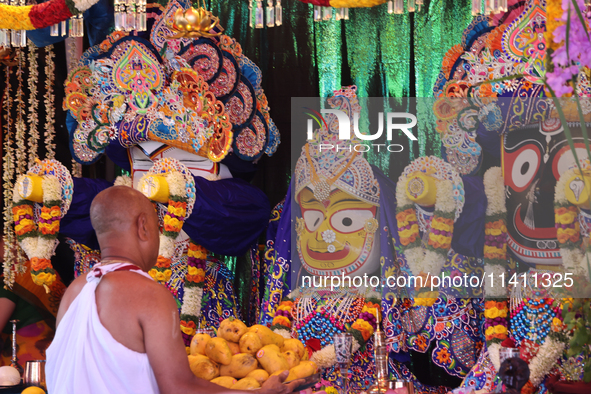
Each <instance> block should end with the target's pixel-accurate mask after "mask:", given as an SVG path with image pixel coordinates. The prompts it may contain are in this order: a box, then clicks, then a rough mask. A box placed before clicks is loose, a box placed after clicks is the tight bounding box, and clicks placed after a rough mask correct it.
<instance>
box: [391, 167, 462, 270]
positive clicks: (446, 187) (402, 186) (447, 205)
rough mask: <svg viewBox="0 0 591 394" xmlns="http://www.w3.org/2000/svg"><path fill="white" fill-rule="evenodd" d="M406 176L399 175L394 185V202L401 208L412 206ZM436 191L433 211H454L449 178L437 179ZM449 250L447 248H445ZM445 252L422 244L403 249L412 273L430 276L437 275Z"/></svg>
mask: <svg viewBox="0 0 591 394" xmlns="http://www.w3.org/2000/svg"><path fill="white" fill-rule="evenodd" d="M407 184H408V177H406V176H404V175H401V176H400V178H399V180H398V184H397V185H396V202H397V204H398V206H400V207H401V209H407V208H409V207H414V204H413V202H412V201H411V200H410V199H409V198H408V196H407V195H406V188H407ZM436 185H437V193H436V199H435V211H441V212H444V213H454V212H455V210H456V204H455V201H454V198H453V183H452V182H451V181H450V180H447V179H445V180H437V183H436ZM447 252H449V249H448V250H447ZM447 252H446V253H445V254H443V253H437V252H435V251H432V250H424V249H423V247H422V246H418V247H414V248H408V249H406V250H405V251H404V256H405V258H406V262H407V264H408V266H409V268H410V269H411V271H412V273H413V274H414V275H420V274H421V273H429V274H431V276H436V275H439V273H440V272H441V268H442V267H443V265H444V264H445V260H446V258H447Z"/></svg>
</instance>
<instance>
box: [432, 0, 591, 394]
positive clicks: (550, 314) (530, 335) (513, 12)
mask: <svg viewBox="0 0 591 394" xmlns="http://www.w3.org/2000/svg"><path fill="white" fill-rule="evenodd" d="M552 7H554V9H553V11H552ZM556 7H558V9H556ZM547 12H554V14H555V15H554V17H549V18H548V20H550V19H551V20H555V19H557V18H559V17H561V18H562V19H563V20H565V15H566V13H567V11H566V10H562V9H561V7H560V5H559V4H554V5H551V4H548V5H547V4H546V2H542V1H538V0H530V1H527V2H525V4H523V2H510V12H508V13H506V14H503V15H502V16H501V18H488V17H486V16H478V17H476V18H475V19H474V20H473V22H472V23H471V24H470V26H469V28H468V29H467V30H466V33H465V34H464V38H463V40H462V44H461V45H457V46H455V47H453V48H452V49H450V51H449V52H448V54H447V55H446V56H445V59H444V62H443V67H442V72H441V74H440V78H439V80H438V82H437V84H436V86H435V88H434V93H435V96H436V97H440V98H439V99H438V100H437V101H436V102H435V105H434V112H435V115H436V116H437V118H438V125H437V130H438V131H439V132H440V133H441V139H442V143H443V144H442V145H443V146H442V151H443V152H444V155H445V157H446V158H447V159H448V160H449V162H450V163H451V164H452V165H454V167H455V168H456V169H457V170H458V171H459V172H460V173H462V174H471V173H477V172H478V171H479V170H478V167H479V165H480V164H481V162H482V153H484V154H486V155H487V162H488V163H489V164H488V165H490V163H494V164H500V166H495V167H491V168H489V169H488V170H487V171H486V172H485V173H484V176H483V186H484V192H485V195H486V199H485V201H486V212H485V214H484V229H483V230H484V240H483V241H484V242H480V243H479V244H480V245H483V246H484V248H483V253H482V257H483V263H484V265H483V268H484V272H485V274H486V275H485V282H486V283H485V285H484V288H483V290H484V293H485V294H484V295H485V297H486V298H485V299H484V301H485V302H484V316H483V318H484V334H485V339H486V347H485V348H484V350H483V352H482V353H481V354H480V357H479V359H478V361H477V362H476V363H475V364H474V366H473V368H472V370H471V371H470V372H469V373H468V374H467V375H466V377H465V379H464V381H463V383H462V386H463V387H467V388H473V389H474V390H483V391H492V390H494V389H495V387H496V385H497V384H498V380H497V379H496V374H497V371H499V367H500V352H501V350H502V349H503V348H505V347H517V348H519V350H520V357H521V358H523V359H524V360H526V361H527V362H528V364H529V369H530V376H529V382H528V383H527V384H526V386H525V388H524V391H523V392H528V393H532V392H535V391H536V390H537V389H538V387H543V383H544V382H545V381H546V377H547V376H548V374H549V373H550V372H551V371H553V373H555V374H556V375H557V376H561V379H563V378H564V373H565V372H566V370H565V369H563V368H562V365H567V364H569V363H580V360H581V358H580V357H581V355H574V356H572V358H569V357H567V354H566V353H565V352H564V350H565V348H566V347H567V346H568V341H569V340H568V337H569V335H570V333H569V332H568V331H566V330H565V325H564V324H563V322H562V313H561V311H562V309H563V308H568V307H569V305H570V304H569V302H566V303H565V302H562V299H563V298H564V297H565V296H572V295H573V294H572V293H570V294H569V293H568V292H567V293H566V294H565V293H563V292H560V287H562V285H564V284H565V283H564V279H565V276H564V274H565V273H572V276H571V278H573V282H572V283H574V284H575V285H574V287H572V288H571V289H579V290H583V289H585V288H586V286H588V281H589V270H588V267H586V266H585V265H586V264H585V263H584V261H585V257H586V256H585V255H586V252H585V250H584V249H583V248H584V247H585V244H586V242H587V239H588V237H589V227H588V224H587V223H588V216H589V215H588V213H587V211H586V209H587V207H588V206H587V204H586V200H587V191H586V186H585V185H586V184H587V182H588V158H587V152H586V149H585V148H584V139H583V130H584V128H583V127H582V124H581V119H580V117H579V113H578V110H577V106H576V103H575V102H573V101H569V100H568V99H567V100H561V102H560V103H561V104H560V105H561V106H562V109H563V111H564V114H565V120H566V123H563V122H561V121H560V119H559V112H558V109H557V108H555V103H554V102H553V100H552V99H550V98H546V97H545V96H546V95H547V91H546V90H545V89H544V76H545V73H546V70H545V64H546V47H547V45H552V44H553V43H552V41H547V40H548V39H549V40H552V39H553V38H552V31H551V30H550V27H549V25H548V26H546V20H547V18H546V16H547ZM547 27H548V31H547V30H546V28H547ZM554 28H556V24H554ZM554 49H557V47H556V46H554ZM511 76H514V78H508V77H511ZM500 78H504V79H505V80H502V81H498V79H500ZM576 90H577V93H578V95H579V96H582V97H589V92H590V87H589V79H588V70H580V74H579V76H578V83H577V86H576ZM589 108H590V107H589V104H588V101H587V100H583V102H582V105H581V110H582V113H583V115H584V117H585V122H588V121H589V114H590V112H591V111H590V109H589ZM567 127H568V128H569V129H570V133H571V135H572V142H573V144H574V149H575V151H576V155H577V158H578V160H579V162H578V163H577V160H576V159H575V155H574V154H573V152H572V150H571V147H570V146H569V142H568V140H567V137H566V128H567ZM494 164H493V165H494ZM579 167H580V168H579ZM483 170H484V169H483ZM481 172H482V171H481ZM466 197H467V198H469V195H468V194H467V196H466ZM474 220H479V217H474ZM514 273H515V274H517V276H512V275H513V274H514ZM502 277H504V278H505V280H504V285H505V286H503V285H502V284H501V281H502V279H501V278H502ZM490 278H495V281H494V282H493V281H492V280H491V279H490ZM510 278H513V281H511V282H510ZM544 278H545V279H544ZM549 278H553V279H554V280H549ZM515 279H518V280H515ZM548 285H550V286H548ZM554 285H556V286H554ZM563 289H565V288H564V287H563ZM557 290H558V291H557ZM580 295H581V294H579V296H580ZM571 372H572V371H571ZM571 372H569V375H572V374H571ZM572 377H574V375H572V376H571V377H570V378H572ZM578 378H580V377H578ZM575 379H577V377H575Z"/></svg>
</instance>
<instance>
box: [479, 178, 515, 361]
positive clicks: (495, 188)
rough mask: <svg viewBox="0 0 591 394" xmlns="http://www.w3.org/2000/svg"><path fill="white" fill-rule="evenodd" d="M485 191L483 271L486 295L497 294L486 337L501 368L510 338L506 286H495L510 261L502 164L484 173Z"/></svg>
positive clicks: (487, 309) (489, 306)
mask: <svg viewBox="0 0 591 394" xmlns="http://www.w3.org/2000/svg"><path fill="white" fill-rule="evenodd" d="M483 183H484V194H485V195H486V201H487V205H486V217H485V221H484V223H485V224H484V272H486V273H487V274H488V275H486V276H485V283H484V294H485V297H488V298H489V299H490V298H497V300H489V301H486V302H485V303H484V318H485V321H484V337H485V340H486V345H487V348H488V356H489V359H490V360H491V362H492V363H493V366H494V367H495V369H496V370H497V371H498V370H499V369H500V367H501V361H500V350H501V342H503V341H504V340H505V339H507V334H508V321H507V318H508V312H509V305H508V300H507V294H506V289H505V288H504V287H502V286H496V287H495V286H493V284H494V281H492V279H491V276H490V275H492V278H495V277H496V278H499V277H500V275H502V274H504V273H505V264H506V262H507V223H506V220H507V219H506V216H507V208H506V206H505V188H504V184H505V182H504V180H503V171H502V169H501V167H491V168H489V169H488V170H487V171H486V173H485V174H484V177H483Z"/></svg>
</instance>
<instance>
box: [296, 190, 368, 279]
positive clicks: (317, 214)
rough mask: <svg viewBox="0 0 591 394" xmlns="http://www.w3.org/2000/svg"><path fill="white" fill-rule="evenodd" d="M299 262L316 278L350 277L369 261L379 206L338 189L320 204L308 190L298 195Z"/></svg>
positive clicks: (297, 230)
mask: <svg viewBox="0 0 591 394" xmlns="http://www.w3.org/2000/svg"><path fill="white" fill-rule="evenodd" d="M297 201H298V204H299V206H300V208H301V211H302V217H301V218H297V219H296V232H297V248H298V253H299V256H300V260H301V262H302V264H303V265H304V267H305V268H306V270H307V271H309V272H310V273H312V274H314V275H323V276H326V275H341V274H343V273H344V274H345V275H350V274H352V273H353V272H355V271H357V270H358V269H359V268H361V267H362V266H363V265H364V264H365V263H366V262H367V260H368V257H369V255H370V252H371V248H372V245H373V242H374V233H375V231H376V230H377V227H378V222H377V220H376V211H377V207H376V206H374V205H371V204H368V203H366V202H363V201H361V200H359V199H357V198H355V197H353V196H351V195H350V194H348V193H345V192H343V191H341V190H339V189H335V190H333V191H332V192H331V193H330V197H329V198H328V200H325V201H319V200H318V199H317V198H316V197H314V193H313V192H312V191H311V190H310V189H309V188H307V187H306V188H304V189H303V190H302V191H301V192H300V194H299V195H298V196H297Z"/></svg>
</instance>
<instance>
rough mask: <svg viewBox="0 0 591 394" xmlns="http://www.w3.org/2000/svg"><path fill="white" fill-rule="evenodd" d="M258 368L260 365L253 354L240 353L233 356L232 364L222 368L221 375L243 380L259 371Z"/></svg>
mask: <svg viewBox="0 0 591 394" xmlns="http://www.w3.org/2000/svg"><path fill="white" fill-rule="evenodd" d="M258 366H259V364H258V363H257V360H256V358H254V356H253V355H252V354H249V353H238V354H235V355H234V356H232V361H231V362H230V364H228V365H222V366H221V367H220V375H222V376H232V377H233V378H237V379H241V378H244V377H245V376H246V375H248V374H249V373H251V372H252V371H254V370H255V369H257V368H258Z"/></svg>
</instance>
